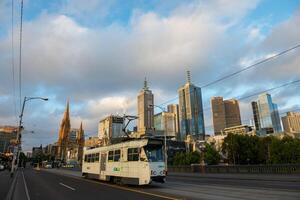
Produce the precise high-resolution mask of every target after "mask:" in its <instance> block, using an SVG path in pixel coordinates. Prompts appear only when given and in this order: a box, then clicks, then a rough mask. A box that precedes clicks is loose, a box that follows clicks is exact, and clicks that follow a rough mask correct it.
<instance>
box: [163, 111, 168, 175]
mask: <svg viewBox="0 0 300 200" xmlns="http://www.w3.org/2000/svg"><path fill="white" fill-rule="evenodd" d="M166 118H167V116H166V117H165V119H164V124H165V141H164V142H165V149H164V150H165V170H166V173H167V171H168V154H167V122H166V121H167V120H166Z"/></svg>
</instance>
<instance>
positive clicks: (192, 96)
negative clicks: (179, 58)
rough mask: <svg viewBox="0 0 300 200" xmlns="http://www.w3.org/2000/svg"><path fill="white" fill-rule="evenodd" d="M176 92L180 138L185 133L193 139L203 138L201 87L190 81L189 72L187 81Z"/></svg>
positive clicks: (183, 137)
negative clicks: (177, 95)
mask: <svg viewBox="0 0 300 200" xmlns="http://www.w3.org/2000/svg"><path fill="white" fill-rule="evenodd" d="M178 94H179V117H180V139H181V140H184V139H185V138H186V136H187V135H191V136H193V138H195V139H201V140H204V137H205V127H204V115H203V106H202V95H201V88H200V87H197V86H195V85H193V84H192V83H191V81H190V74H189V72H188V81H187V83H186V84H185V85H184V86H182V87H180V88H179V89H178Z"/></svg>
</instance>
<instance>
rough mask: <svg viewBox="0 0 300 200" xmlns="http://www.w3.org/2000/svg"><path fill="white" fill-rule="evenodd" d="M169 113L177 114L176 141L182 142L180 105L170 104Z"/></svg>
mask: <svg viewBox="0 0 300 200" xmlns="http://www.w3.org/2000/svg"><path fill="white" fill-rule="evenodd" d="M167 108H168V112H170V113H174V114H175V134H176V139H177V140H180V120H179V105H178V104H170V105H168V106H167Z"/></svg>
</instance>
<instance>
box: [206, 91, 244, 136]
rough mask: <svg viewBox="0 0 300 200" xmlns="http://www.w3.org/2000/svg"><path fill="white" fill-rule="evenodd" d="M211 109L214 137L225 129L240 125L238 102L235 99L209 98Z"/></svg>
mask: <svg viewBox="0 0 300 200" xmlns="http://www.w3.org/2000/svg"><path fill="white" fill-rule="evenodd" d="M211 108H212V116H213V125H214V132H215V135H218V134H221V132H222V131H223V130H224V129H225V128H229V127H232V126H238V125H241V114H240V107H239V102H238V101H237V100H236V99H229V100H223V97H213V98H211Z"/></svg>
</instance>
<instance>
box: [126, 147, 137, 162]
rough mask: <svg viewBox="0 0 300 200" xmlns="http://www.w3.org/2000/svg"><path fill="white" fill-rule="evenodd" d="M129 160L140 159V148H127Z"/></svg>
mask: <svg viewBox="0 0 300 200" xmlns="http://www.w3.org/2000/svg"><path fill="white" fill-rule="evenodd" d="M127 160H128V161H138V160H139V149H138V148H130V149H128V150H127Z"/></svg>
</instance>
